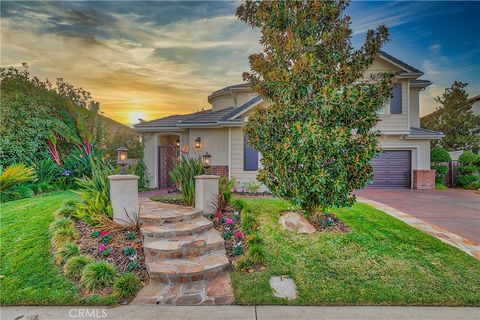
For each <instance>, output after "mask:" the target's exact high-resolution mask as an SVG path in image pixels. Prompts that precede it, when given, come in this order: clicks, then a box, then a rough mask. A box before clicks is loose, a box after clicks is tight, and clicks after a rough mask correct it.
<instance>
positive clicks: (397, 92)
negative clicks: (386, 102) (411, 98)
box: [390, 83, 402, 114]
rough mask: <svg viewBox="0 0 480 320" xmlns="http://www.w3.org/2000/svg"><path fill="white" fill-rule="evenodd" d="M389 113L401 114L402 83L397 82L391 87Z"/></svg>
mask: <svg viewBox="0 0 480 320" xmlns="http://www.w3.org/2000/svg"><path fill="white" fill-rule="evenodd" d="M390 113H391V114H401V113H402V84H401V83H397V84H396V85H395V87H393V97H392V100H390Z"/></svg>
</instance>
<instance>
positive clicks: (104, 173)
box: [75, 159, 113, 225]
mask: <svg viewBox="0 0 480 320" xmlns="http://www.w3.org/2000/svg"><path fill="white" fill-rule="evenodd" d="M90 161H91V162H92V177H91V178H90V177H83V178H79V179H77V180H76V181H77V184H78V186H79V188H80V189H79V190H78V192H77V193H78V194H79V195H80V198H81V199H82V201H81V202H79V203H78V204H77V205H76V208H77V209H76V212H75V215H76V216H77V217H78V218H80V219H82V220H83V221H85V222H86V223H88V224H90V225H101V223H102V221H103V219H105V218H107V219H111V218H112V216H113V211H112V206H111V204H110V198H109V195H110V194H109V192H110V191H109V183H108V176H109V175H110V174H111V173H112V172H113V168H112V167H111V165H109V164H108V163H107V162H104V161H97V162H95V163H94V162H93V159H90Z"/></svg>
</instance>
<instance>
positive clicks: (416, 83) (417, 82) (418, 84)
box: [410, 80, 432, 88]
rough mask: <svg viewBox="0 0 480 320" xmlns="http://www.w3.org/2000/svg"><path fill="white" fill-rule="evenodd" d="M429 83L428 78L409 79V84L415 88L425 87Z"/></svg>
mask: <svg viewBox="0 0 480 320" xmlns="http://www.w3.org/2000/svg"><path fill="white" fill-rule="evenodd" d="M431 84H432V82H431V81H430V80H410V86H411V87H416V88H426V87H428V86H429V85H431Z"/></svg>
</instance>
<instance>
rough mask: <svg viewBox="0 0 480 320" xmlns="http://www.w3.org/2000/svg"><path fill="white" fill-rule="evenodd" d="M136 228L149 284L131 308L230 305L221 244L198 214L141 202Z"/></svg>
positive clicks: (207, 222)
mask: <svg viewBox="0 0 480 320" xmlns="http://www.w3.org/2000/svg"><path fill="white" fill-rule="evenodd" d="M140 222H141V224H142V227H141V233H142V239H143V243H144V251H145V263H146V266H147V270H148V272H149V274H150V283H149V284H148V285H147V286H146V287H145V288H143V289H142V290H141V291H140V293H139V294H138V295H137V298H135V300H134V303H155V304H174V305H190V304H230V303H232V302H233V291H232V287H231V279H230V273H229V272H228V268H229V261H228V258H227V256H226V253H225V245H224V241H223V238H222V237H221V236H220V234H219V233H218V231H216V230H215V229H214V228H213V224H212V222H211V221H210V220H208V219H206V218H205V217H203V215H202V212H201V211H199V210H197V209H194V208H189V207H183V206H176V205H168V204H163V203H158V202H154V201H151V200H146V199H143V201H142V204H141V211H140Z"/></svg>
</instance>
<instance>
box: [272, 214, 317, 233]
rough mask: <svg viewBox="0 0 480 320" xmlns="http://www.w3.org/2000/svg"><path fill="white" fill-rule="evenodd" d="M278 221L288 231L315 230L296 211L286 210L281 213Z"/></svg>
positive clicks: (305, 231)
mask: <svg viewBox="0 0 480 320" xmlns="http://www.w3.org/2000/svg"><path fill="white" fill-rule="evenodd" d="M278 222H279V223H280V225H282V227H284V228H285V229H287V230H288V231H294V232H298V233H308V234H310V233H314V232H315V227H314V226H312V225H311V224H310V223H309V222H308V221H307V219H305V218H304V217H303V216H301V215H299V214H298V213H296V212H292V211H288V212H285V213H283V214H282V216H281V217H280V220H279V221H278Z"/></svg>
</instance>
